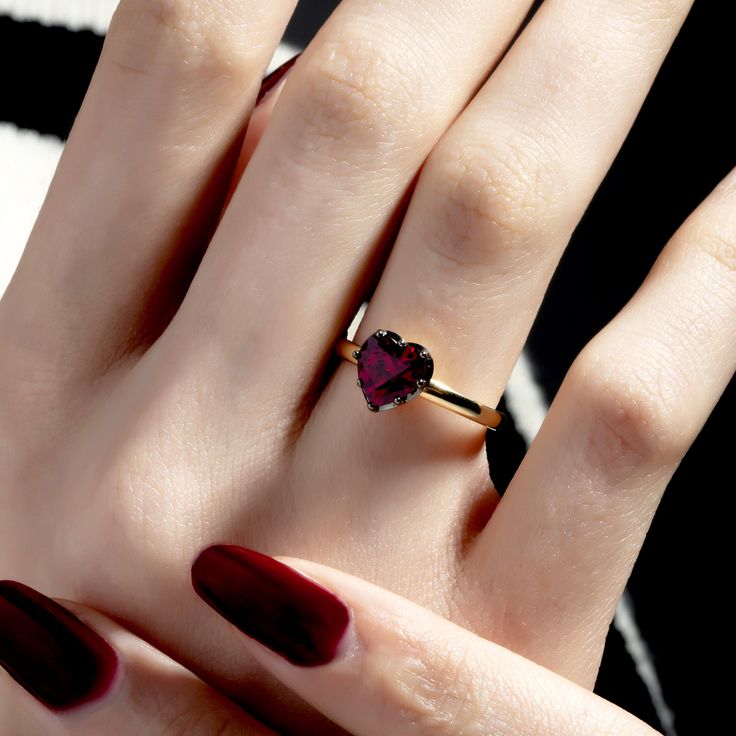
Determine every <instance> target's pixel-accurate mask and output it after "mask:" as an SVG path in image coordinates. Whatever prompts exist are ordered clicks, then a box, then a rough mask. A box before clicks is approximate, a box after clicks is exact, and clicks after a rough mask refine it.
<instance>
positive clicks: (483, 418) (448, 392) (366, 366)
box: [335, 330, 504, 429]
mask: <svg viewBox="0 0 736 736" xmlns="http://www.w3.org/2000/svg"><path fill="white" fill-rule="evenodd" d="M335 352H336V353H337V354H338V355H339V356H340V357H341V358H343V359H344V360H347V361H348V362H349V363H352V364H353V365H357V366H358V386H359V387H360V388H361V390H362V391H363V396H365V400H366V402H367V404H368V408H369V409H370V410H371V411H386V410H388V409H394V408H395V407H397V406H402V405H403V404H406V402H407V401H411V399H414V398H416V397H417V396H421V397H422V398H423V399H427V401H431V402H432V403H433V404H437V405H438V406H441V407H443V408H445V409H448V410H449V411H451V412H454V413H455V414H459V415H460V416H462V417H465V418H466V419H472V420H473V421H474V422H477V423H478V424H482V425H483V426H484V427H488V428H489V429H499V428H500V427H501V424H502V423H503V421H504V414H502V413H501V412H500V411H497V410H496V409H491V407H490V406H485V404H479V403H478V402H477V401H473V400H472V399H469V398H467V397H465V396H463V395H462V394H459V393H457V391H453V390H452V389H451V388H449V387H448V386H445V384H443V383H440V382H439V381H436V380H434V379H433V378H432V374H433V373H434V361H433V360H432V356H431V355H430V354H429V351H428V350H427V349H426V348H425V347H423V346H422V345H417V343H415V342H406V340H403V339H402V338H401V337H400V336H399V335H397V334H396V333H395V332H389V331H388V330H378V332H374V333H373V334H372V335H371V336H370V337H369V338H368V339H367V340H366V341H365V342H364V343H363V344H362V345H357V344H356V343H354V342H351V341H350V340H340V341H339V342H338V343H337V346H336V348H335Z"/></svg>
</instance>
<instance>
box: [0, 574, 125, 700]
mask: <svg viewBox="0 0 736 736" xmlns="http://www.w3.org/2000/svg"><path fill="white" fill-rule="evenodd" d="M0 665H1V666H2V667H4V668H5V669H6V670H7V671H8V673H9V674H10V676H11V677H12V678H13V679H15V680H16V681H17V682H18V683H19V684H20V685H22V686H23V687H24V688H25V689H26V690H27V691H28V692H29V693H30V694H31V695H33V696H34V697H35V698H36V699H37V700H39V701H41V703H43V704H44V705H45V706H47V707H48V708H51V709H52V710H55V711H65V710H69V709H71V708H76V707H77V706H80V705H83V704H85V703H89V702H92V701H94V700H97V699H98V698H101V697H102V696H103V695H104V694H105V693H106V692H107V691H108V690H109V689H110V686H111V685H112V682H113V680H114V679H115V674H116V672H117V670H118V658H117V655H116V654H115V651H114V650H113V649H112V647H111V646H110V645H109V644H108V643H107V642H106V641H105V640H104V639H103V638H102V637H101V636H99V635H98V634H97V633H95V632H94V631H92V629H90V627H89V626H87V624H85V623H83V622H82V621H80V620H79V619H78V618H77V617H76V616H75V615H74V614H72V613H70V612H69V611H68V610H67V609H66V608H64V607H63V606H60V605H59V604H58V603H56V602H55V601H52V600H51V599H50V598H47V597H46V596H45V595H41V594H40V593H37V592H36V591H35V590H32V589H31V588H29V587H27V586H25V585H22V584H21V583H15V582H12V581H10V580H3V581H0Z"/></svg>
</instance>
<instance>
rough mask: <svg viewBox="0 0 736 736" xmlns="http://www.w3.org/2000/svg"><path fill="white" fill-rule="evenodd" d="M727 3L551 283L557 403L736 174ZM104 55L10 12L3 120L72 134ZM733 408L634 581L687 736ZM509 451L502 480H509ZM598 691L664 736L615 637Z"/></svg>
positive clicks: (704, 5) (718, 620) (703, 20)
mask: <svg viewBox="0 0 736 736" xmlns="http://www.w3.org/2000/svg"><path fill="white" fill-rule="evenodd" d="M335 4H336V3H334V2H332V1H331V0H320V1H317V0H310V2H302V3H301V4H300V6H299V8H298V10H297V12H296V14H295V16H294V19H293V20H292V23H291V24H290V26H289V29H288V31H287V39H288V40H290V41H291V42H292V43H294V44H295V45H298V46H302V45H304V44H305V43H306V42H307V41H308V40H309V38H311V36H312V34H313V33H314V32H315V31H316V29H317V28H318V27H319V25H320V24H321V22H322V21H323V19H324V17H326V15H327V14H328V13H329V12H330V10H331V9H332V7H333V6H334V5H335ZM731 4H732V3H730V2H725V1H724V2H718V1H717V0H710V1H709V2H706V1H705V0H700V1H699V2H696V4H695V7H694V10H693V11H692V13H691V15H690V17H689V19H688V21H687V22H686V24H685V27H684V28H683V31H682V33H681V34H680V36H679V38H678V40H677V42H676V43H675V46H674V48H673V50H672V53H671V54H670V56H669V57H668V59H667V61H666V62H665V64H664V67H663V69H662V72H661V74H660V75H659V77H658V79H657V82H656V83H655V85H654V88H653V90H652V92H651V94H650V96H649V98H648V100H647V102H646V104H645V106H644V109H643V111H642V113H641V115H640V117H639V119H638V121H637V123H636V125H635V127H634V130H633V131H632V133H631V135H630V136H629V138H628V140H627V142H626V144H625V146H624V148H623V150H622V152H621V155H620V156H619V158H618V159H617V161H616V163H615V164H614V166H613V168H612V169H611V172H610V174H609V175H608V177H607V178H606V180H605V182H604V184H603V186H602V187H601V189H600V191H599V193H598V195H597V196H596V198H595V200H594V202H593V203H592V205H591V206H590V208H589V210H588V212H587V214H586V215H585V218H584V219H583V221H582V223H581V224H580V226H579V228H578V229H577V231H576V233H575V235H574V237H573V239H572V242H571V244H570V247H569V248H568V251H567V253H566V255H565V257H564V258H563V261H562V263H561V265H560V268H559V269H558V272H557V274H556V275H555V278H554V280H553V282H552V284H551V286H550V289H549V293H548V297H547V299H546V300H545V303H544V305H543V307H542V310H541V312H540V315H539V318H538V320H537V322H536V324H535V326H534V329H533V331H532V334H531V337H530V341H529V350H530V352H531V354H532V356H533V358H534V359H535V363H536V364H537V366H538V367H539V375H538V378H539V380H540V382H541V383H542V385H543V386H544V388H545V391H546V392H547V394H548V396H549V398H550V399H551V398H552V397H553V396H554V393H555V391H556V390H557V387H558V386H559V384H560V382H561V381H562V378H563V377H564V375H565V372H566V370H567V368H568V366H569V365H570V363H571V362H572V360H573V359H574V357H575V355H576V353H577V352H578V351H579V350H580V349H581V348H582V347H583V345H584V344H585V343H586V342H587V340H589V339H590V337H591V336H592V335H594V334H595V333H596V332H597V331H598V330H599V329H600V328H601V327H602V326H604V325H605V324H606V323H607V322H608V321H609V320H610V319H611V318H612V317H613V316H614V315H615V313H616V311H617V310H618V309H619V308H620V307H621V306H622V305H623V304H624V302H625V301H626V299H627V298H628V297H629V296H631V294H632V293H633V292H634V291H635V289H636V288H637V286H638V285H639V284H640V282H641V280H642V278H643V277H644V276H645V275H646V273H647V270H648V269H649V267H650V266H651V264H652V263H653V261H654V259H655V257H656V255H657V253H658V251H659V250H660V249H661V247H662V246H663V245H664V243H665V242H666V241H667V239H668V237H669V236H670V235H671V234H672V233H673V232H674V230H675V229H676V228H677V226H678V224H679V223H680V222H681V221H682V220H683V219H684V218H685V217H686V216H687V215H688V213H689V212H690V211H691V210H692V209H693V208H694V207H695V206H696V205H697V204H698V202H699V201H700V200H702V199H703V198H704V197H705V196H706V195H707V193H708V192H709V191H710V190H711V189H712V188H713V187H714V186H715V185H716V184H717V182H718V181H719V179H721V178H722V177H723V176H724V175H725V174H726V173H727V172H728V171H729V170H730V168H731V167H732V166H734V164H736V137H735V136H734V116H733V112H732V106H733V103H734V89H735V85H734V63H733V48H734V34H733V31H734V25H733V23H731V22H730V13H729V10H730V6H731ZM101 46H102V39H101V38H100V37H99V36H97V35H95V34H93V33H90V32H70V31H67V30H64V29H57V28H46V27H42V26H40V25H38V24H35V23H18V22H14V21H12V20H10V19H9V18H3V17H0V65H1V68H2V69H3V80H2V87H1V88H0V120H6V121H12V122H14V123H16V124H17V125H19V126H21V127H25V128H31V129H35V130H38V131H40V132H43V133H49V134H54V135H57V136H59V137H62V138H63V137H65V136H66V134H67V133H68V131H69V129H70V127H71V124H72V122H73V120H74V116H75V114H76V112H77V110H78V107H79V104H80V103H81V99H82V97H83V95H84V92H85V90H86V87H87V84H88V82H89V78H90V76H91V74H92V71H93V69H94V66H95V63H96V60H97V57H98V55H99V52H100V49H101ZM734 329H736V324H735V325H734ZM696 398H697V397H695V396H693V397H688V396H685V397H683V401H685V402H687V401H689V400H695V399H696ZM734 410H736V392H735V391H734V385H733V383H732V385H731V387H730V388H729V390H728V391H727V393H726V395H725V396H724V398H723V400H722V401H721V403H720V404H719V406H718V408H717V409H716V411H715V412H714V414H713V416H712V417H711V419H710V420H709V422H708V424H707V425H706V427H705V429H704V431H703V432H702V433H701V435H700V437H699V439H698V440H697V441H696V443H695V445H694V446H693V448H692V449H691V451H690V452H689V454H688V456H687V457H686V458H685V460H684V462H683V463H682V465H681V467H680V469H679V470H678V472H677V474H676V476H675V478H674V479H673V481H672V483H671V484H670V487H669V490H668V492H667V494H666V496H665V499H664V501H663V503H662V506H661V509H660V511H659V514H658V516H657V518H656V519H655V522H654V524H653V526H652V530H651V533H650V535H649V537H648V539H647V541H646V544H645V547H644V550H643V552H642V555H641V558H640V560H639V562H638V564H637V566H636V569H635V571H634V574H633V576H632V579H631V582H630V586H629V590H630V593H631V595H632V597H633V600H634V603H635V607H636V613H637V618H638V622H639V625H640V628H641V630H642V633H643V635H644V637H645V639H646V640H647V642H648V644H649V646H650V647H651V649H652V651H653V653H654V655H655V659H656V664H657V668H658V671H659V675H660V678H661V680H662V684H663V689H664V696H665V698H666V700H667V702H668V703H669V704H670V706H671V707H672V708H673V710H674V711H675V713H676V725H677V731H678V733H679V734H680V735H681V736H682V735H688V734H692V735H695V734H704V733H707V732H712V731H717V732H721V731H723V730H724V728H725V729H728V730H731V729H732V728H733V726H731V727H730V728H729V727H728V726H727V724H728V723H730V720H731V719H730V717H729V713H728V712H727V709H729V706H730V703H729V701H728V697H727V694H726V689H727V683H726V682H724V680H723V677H722V676H719V675H718V674H717V672H716V669H717V666H718V665H719V664H722V663H723V664H725V665H726V666H727V667H728V665H729V661H728V657H729V655H730V653H731V651H732V638H731V635H730V623H731V621H732V618H733V616H732V613H731V609H730V607H729V605H728V603H727V598H728V595H727V594H728V593H730V587H731V584H732V580H733V576H732V574H731V569H730V560H731V558H730V555H729V550H730V547H731V544H730V540H731V538H732V531H731V527H732V495H733V492H734V490H735V484H734V480H733V471H732V466H731V464H730V460H731V453H732V451H733V445H734V430H733V417H734ZM510 439H511V441H512V442H513V441H514V439H513V437H511V438H510ZM517 444H518V443H517ZM515 454H518V453H511V455H512V456H513V455H515ZM508 455H509V453H506V456H507V457H506V461H505V462H506V467H503V462H504V461H503V459H501V460H500V461H499V463H500V464H499V471H498V472H499V474H500V475H503V474H508V472H510V470H511V468H510V467H508ZM728 679H729V680H730V679H732V678H728ZM597 691H598V692H600V693H601V694H602V695H603V696H605V697H607V698H609V699H611V700H613V701H614V702H617V703H619V704H621V705H622V706H623V707H624V708H627V709H628V710H631V711H633V712H635V713H637V714H638V715H639V716H641V717H642V718H645V719H647V720H649V721H650V722H651V723H652V724H653V725H655V727H659V723H658V722H657V720H656V716H655V715H654V712H653V710H652V707H651V704H650V701H649V698H648V695H647V693H646V691H645V689H644V687H643V685H642V683H641V680H640V679H639V678H638V677H637V676H636V674H635V672H634V670H633V664H632V661H631V659H630V657H629V656H628V654H627V653H626V651H625V650H624V647H623V644H622V641H621V639H620V637H619V635H618V634H617V633H616V632H615V631H613V630H612V632H611V634H610V636H609V642H608V647H607V649H606V654H605V656H604V661H603V666H602V669H601V675H600V678H599V682H598V685H597Z"/></svg>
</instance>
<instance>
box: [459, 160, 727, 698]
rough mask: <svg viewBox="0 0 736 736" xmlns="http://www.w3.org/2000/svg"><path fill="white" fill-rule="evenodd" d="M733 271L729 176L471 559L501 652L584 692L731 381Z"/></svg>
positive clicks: (560, 401)
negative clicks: (654, 530)
mask: <svg viewBox="0 0 736 736" xmlns="http://www.w3.org/2000/svg"><path fill="white" fill-rule="evenodd" d="M735 266H736V170H735V171H734V172H732V173H731V175H730V176H729V177H728V179H726V180H725V181H724V182H723V183H722V184H721V185H720V186H719V187H718V188H717V189H716V190H715V192H714V193H713V194H712V195H711V196H710V197H709V198H708V199H707V200H706V201H705V202H704V203H703V204H702V205H701V207H700V208H699V209H698V210H697V211H696V212H695V213H694V214H693V215H692V216H691V217H690V218H689V219H688V220H687V222H686V223H685V224H684V225H683V226H682V228H681V229H680V230H679V231H678V232H677V233H676V235H675V236H674V238H673V239H672V240H671V242H670V243H669V244H668V245H667V247H666V248H665V249H664V251H663V252H662V254H661V255H660V257H659V258H658V260H657V262H656V263H655V265H654V267H653V269H652V271H651V272H650V274H649V275H648V276H647V278H646V280H645V281H644V284H643V285H642V287H641V288H640V289H639V291H638V292H637V293H636V295H635V296H634V297H633V299H632V300H631V301H630V302H629V303H628V304H627V305H626V307H625V308H624V309H623V310H622V311H621V313H620V314H619V315H618V316H617V317H616V319H615V320H614V321H613V322H612V323H611V324H610V325H608V326H607V327H606V328H605V329H604V330H603V331H602V332H601V333H600V334H599V335H597V336H596V337H595V338H594V339H593V340H592V342H591V343H590V344H589V345H588V346H587V347H586V348H585V349H584V350H583V352H582V353H581V354H580V355H579V356H578V358H577V359H576V361H575V363H574V364H573V366H572V368H571V369H570V371H569V373H568V375H567V377H566V378H565V381H564V383H563V385H562V388H561V389H560V391H559V393H558V395H557V397H556V399H555V401H554V404H553V405H552V407H551V409H550V412H549V414H548V416H547V418H546V421H545V422H544V424H543V426H542V428H541V430H540V432H539V434H538V435H537V438H536V439H535V441H534V444H533V446H532V448H531V450H530V452H529V453H528V455H527V457H526V459H525V461H524V463H523V464H522V466H521V468H520V469H519V471H518V473H517V475H516V476H515V478H514V479H513V481H512V483H511V485H510V486H509V489H508V491H507V493H506V495H505V496H504V500H503V503H501V504H500V505H499V508H498V509H497V511H496V514H495V515H494V517H493V519H492V520H491V522H490V524H489V525H488V527H487V528H486V530H485V531H484V533H483V535H482V537H481V538H480V539H479V542H478V544H477V547H476V549H475V550H474V551H473V554H472V557H471V564H473V565H474V566H475V568H474V570H473V571H472V573H471V578H472V580H473V581H474V584H475V585H477V586H478V585H479V588H478V590H479V592H482V594H485V595H487V596H488V598H489V601H490V611H489V610H488V609H489V605H486V606H485V608H484V615H485V616H487V617H488V618H489V620H491V621H493V622H494V623H493V632H492V634H493V636H494V637H495V639H496V640H498V641H501V642H504V643H506V644H508V645H509V646H513V647H515V648H518V650H519V651H520V652H521V653H522V654H525V655H526V656H529V657H530V658H532V659H534V660H536V661H538V662H540V663H542V664H544V665H546V666H549V667H551V668H553V669H555V670H556V671H559V672H561V673H563V674H565V675H566V676H568V677H571V678H573V679H576V680H578V681H580V682H582V683H585V684H587V685H590V684H592V682H593V680H594V677H595V673H596V670H597V667H598V663H599V658H600V654H601V651H602V648H603V643H604V640H605V636H606V632H607V631H608V625H609V623H610V620H611V618H612V616H613V612H614V608H615V606H616V603H617V601H618V599H619V596H620V594H621V591H622V590H623V587H624V585H625V583H626V580H627V578H628V576H629V574H630V572H631V568H632V565H633V563H634V561H635V559H636V557H637V555H638V553H639V549H640V547H641V544H642V541H643V539H644V536H645V535H646V532H647V529H648V527H649V524H650V522H651V519H652V515H653V514H654V511H655V509H656V507H657V505H658V503H659V500H660V497H661V495H662V493H663V492H664V490H665V487H666V485H667V483H668V481H669V479H670V477H671V476H672V474H673V472H674V471H675V469H676V467H677V465H678V464H679V462H680V461H681V459H682V457H683V455H684V454H685V452H686V451H687V449H688V448H689V447H690V445H691V444H692V442H693V440H694V439H695V437H696V436H697V434H698V432H699V431H700V429H701V427H702V426H703V423H704V422H705V420H706V419H707V417H708V415H709V414H710V412H711V410H712V409H713V407H714V405H715V404H716V402H717V401H718V399H719V397H720V395H721V393H722V392H723V391H724V389H725V387H726V385H727V384H728V382H729V380H730V379H731V377H732V376H733V373H734V369H735V368H736V329H735V327H736V268H735ZM499 561H503V563H502V564H499Z"/></svg>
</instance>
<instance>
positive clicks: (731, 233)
mask: <svg viewBox="0 0 736 736" xmlns="http://www.w3.org/2000/svg"><path fill="white" fill-rule="evenodd" d="M733 220H734V221H733V222H728V221H727V220H725V219H718V220H716V221H715V222H712V223H710V224H709V225H708V226H705V227H701V228H700V231H699V232H698V234H697V236H696V238H695V240H694V242H695V243H696V244H697V247H698V249H699V250H700V252H701V253H702V254H703V255H704V256H706V258H708V259H709V260H711V261H712V262H713V263H715V265H716V267H717V268H718V269H719V270H722V271H724V272H725V273H726V275H727V276H729V277H734V276H736V218H733Z"/></svg>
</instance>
